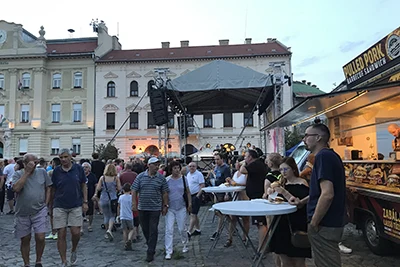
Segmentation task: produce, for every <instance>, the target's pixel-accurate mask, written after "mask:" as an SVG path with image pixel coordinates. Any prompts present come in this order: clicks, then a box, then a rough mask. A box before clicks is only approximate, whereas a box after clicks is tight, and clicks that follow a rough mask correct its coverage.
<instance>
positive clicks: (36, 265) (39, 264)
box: [35, 262, 43, 267]
mask: <svg viewBox="0 0 400 267" xmlns="http://www.w3.org/2000/svg"><path fill="white" fill-rule="evenodd" d="M35 267H43V265H42V264H41V263H40V262H37V263H36V264H35Z"/></svg>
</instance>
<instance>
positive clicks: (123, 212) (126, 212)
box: [118, 194, 133, 220]
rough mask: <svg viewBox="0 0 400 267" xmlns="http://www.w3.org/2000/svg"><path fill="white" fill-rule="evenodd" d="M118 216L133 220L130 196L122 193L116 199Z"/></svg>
mask: <svg viewBox="0 0 400 267" xmlns="http://www.w3.org/2000/svg"><path fill="white" fill-rule="evenodd" d="M118 203H119V218H120V219H121V220H133V213H132V196H131V195H127V194H123V195H121V196H120V197H119V199H118Z"/></svg>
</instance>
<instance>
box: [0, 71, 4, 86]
mask: <svg viewBox="0 0 400 267" xmlns="http://www.w3.org/2000/svg"><path fill="white" fill-rule="evenodd" d="M4 84H5V82H4V74H0V89H3V90H4Z"/></svg>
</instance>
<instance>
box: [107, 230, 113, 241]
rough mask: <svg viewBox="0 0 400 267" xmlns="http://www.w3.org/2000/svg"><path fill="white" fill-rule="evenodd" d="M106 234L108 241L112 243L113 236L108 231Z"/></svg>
mask: <svg viewBox="0 0 400 267" xmlns="http://www.w3.org/2000/svg"><path fill="white" fill-rule="evenodd" d="M106 234H107V236H108V240H110V241H113V239H114V236H113V234H112V233H111V231H110V230H107V232H106Z"/></svg>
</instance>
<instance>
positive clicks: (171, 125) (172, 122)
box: [167, 112, 175, 129]
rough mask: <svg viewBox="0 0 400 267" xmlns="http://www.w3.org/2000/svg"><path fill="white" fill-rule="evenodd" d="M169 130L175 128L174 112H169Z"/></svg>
mask: <svg viewBox="0 0 400 267" xmlns="http://www.w3.org/2000/svg"><path fill="white" fill-rule="evenodd" d="M167 127H168V128H172V129H173V128H175V114H174V113H173V112H168V123H167Z"/></svg>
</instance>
